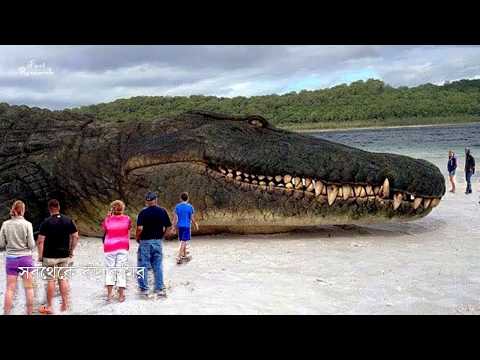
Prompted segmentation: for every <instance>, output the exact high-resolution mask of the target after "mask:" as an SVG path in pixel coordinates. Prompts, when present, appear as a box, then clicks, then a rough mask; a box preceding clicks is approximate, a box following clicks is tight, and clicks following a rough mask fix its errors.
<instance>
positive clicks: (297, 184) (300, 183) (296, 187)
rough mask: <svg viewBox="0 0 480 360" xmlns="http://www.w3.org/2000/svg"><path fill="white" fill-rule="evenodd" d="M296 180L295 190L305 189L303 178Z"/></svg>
mask: <svg viewBox="0 0 480 360" xmlns="http://www.w3.org/2000/svg"><path fill="white" fill-rule="evenodd" d="M294 180H295V183H294V185H295V189H297V190H298V189H301V188H303V184H302V179H301V178H299V177H296V178H295V179H294Z"/></svg>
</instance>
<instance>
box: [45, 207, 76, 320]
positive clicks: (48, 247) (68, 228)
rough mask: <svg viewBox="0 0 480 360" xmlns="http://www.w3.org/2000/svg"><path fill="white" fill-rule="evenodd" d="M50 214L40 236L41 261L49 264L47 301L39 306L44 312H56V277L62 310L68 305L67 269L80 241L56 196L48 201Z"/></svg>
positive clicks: (65, 309) (73, 225)
mask: <svg viewBox="0 0 480 360" xmlns="http://www.w3.org/2000/svg"><path fill="white" fill-rule="evenodd" d="M48 211H49V212H50V217H49V218H47V219H45V220H44V221H43V223H42V224H41V225H40V233H39V235H38V240H37V246H38V261H41V262H42V264H43V267H46V268H47V270H51V271H47V275H46V280H47V281H48V282H47V304H46V305H42V306H41V307H40V310H39V312H40V313H41V314H53V297H54V295H55V280H58V285H59V287H60V294H61V296H62V307H61V311H67V310H68V308H69V284H68V274H67V271H66V270H67V268H68V267H70V266H71V263H72V258H73V254H74V250H75V248H76V246H77V244H78V239H79V237H78V231H77V227H76V226H75V223H74V222H73V221H72V220H71V219H70V218H69V217H67V216H65V215H63V214H61V213H60V203H59V202H58V200H56V199H52V200H50V201H49V202H48Z"/></svg>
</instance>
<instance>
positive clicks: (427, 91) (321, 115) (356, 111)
mask: <svg viewBox="0 0 480 360" xmlns="http://www.w3.org/2000/svg"><path fill="white" fill-rule="evenodd" d="M192 109H203V110H211V111H218V112H223V113H228V114H259V115H262V116H264V117H266V118H267V119H268V120H270V121H271V122H272V123H274V124H275V125H277V126H281V127H294V128H299V129H301V128H337V127H354V126H372V125H379V126H388V125H411V124H430V123H446V122H448V123H454V122H469V121H480V80H460V81H455V82H452V83H446V84H444V85H440V86H437V85H433V84H425V85H420V86H417V87H411V88H408V87H398V88H394V87H391V86H389V85H387V84H385V83H384V82H382V81H380V80H372V79H370V80H367V81H356V82H353V83H351V84H350V85H345V84H342V85H338V86H335V87H332V88H330V89H322V90H314V91H307V90H303V91H300V92H298V93H297V92H291V93H288V94H284V95H265V96H252V97H243V96H239V97H234V98H223V97H214V96H201V95H195V96H189V97H186V96H174V97H164V96H154V97H147V96H141V97H133V98H130V99H120V100H117V101H114V102H111V103H104V104H98V105H91V106H85V107H81V108H77V109H74V110H73V111H80V112H85V113H90V114H94V115H96V116H98V117H100V118H102V119H104V120H106V121H125V120H140V119H148V118H154V117H158V116H165V115H175V114H179V113H182V112H185V111H187V110H192Z"/></svg>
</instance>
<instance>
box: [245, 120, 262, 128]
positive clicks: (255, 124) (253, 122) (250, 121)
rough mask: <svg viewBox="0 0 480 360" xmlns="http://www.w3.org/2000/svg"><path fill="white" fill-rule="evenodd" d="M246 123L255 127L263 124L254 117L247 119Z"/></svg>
mask: <svg viewBox="0 0 480 360" xmlns="http://www.w3.org/2000/svg"><path fill="white" fill-rule="evenodd" d="M248 123H249V124H250V125H253V126H256V127H263V124H262V122H261V121H258V120H256V119H252V120H248Z"/></svg>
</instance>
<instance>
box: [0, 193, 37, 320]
mask: <svg viewBox="0 0 480 360" xmlns="http://www.w3.org/2000/svg"><path fill="white" fill-rule="evenodd" d="M24 214H25V204H24V203H23V202H22V201H20V200H17V201H15V202H14V203H13V205H12V208H11V210H10V216H11V219H10V220H7V221H5V222H4V223H3V224H2V227H1V229H0V249H3V248H6V253H7V254H6V261H5V263H6V271H7V289H6V291H5V303H4V313H5V315H8V314H9V313H10V311H11V310H12V303H13V298H14V296H15V291H16V288H17V278H18V275H21V276H22V278H23V286H24V288H25V296H26V300H27V301H26V303H27V315H31V314H32V311H33V282H32V280H33V277H32V275H31V274H30V272H31V269H27V268H30V267H33V259H32V250H33V249H34V248H35V240H34V239H33V227H32V223H30V222H29V221H27V220H25V219H24V217H23V215H24Z"/></svg>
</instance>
